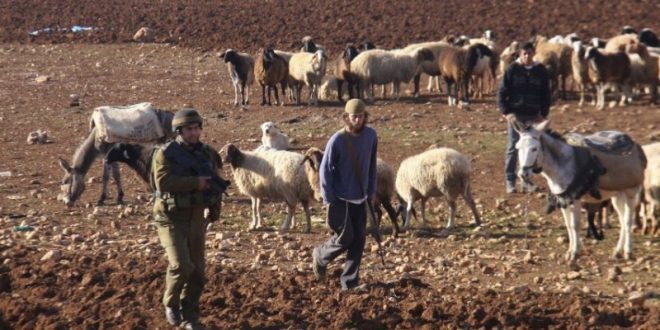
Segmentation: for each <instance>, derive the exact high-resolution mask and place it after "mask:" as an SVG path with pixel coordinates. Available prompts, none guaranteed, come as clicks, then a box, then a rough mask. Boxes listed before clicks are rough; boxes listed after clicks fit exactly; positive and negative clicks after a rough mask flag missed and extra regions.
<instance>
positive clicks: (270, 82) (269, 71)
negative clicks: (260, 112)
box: [254, 48, 289, 105]
mask: <svg viewBox="0 0 660 330" xmlns="http://www.w3.org/2000/svg"><path fill="white" fill-rule="evenodd" d="M254 75H255V78H256V80H257V82H258V83H259V85H261V105H265V104H266V103H267V104H268V105H271V102H270V93H271V91H273V90H274V91H275V102H276V105H283V104H284V102H282V103H280V96H279V93H278V92H277V84H279V85H280V86H281V87H282V89H284V86H285V85H286V80H287V78H288V76H289V64H288V63H287V61H286V60H285V59H284V58H283V57H281V56H279V55H277V54H276V53H275V51H273V49H272V48H267V49H265V50H260V51H259V55H257V60H256V63H255V65H254ZM266 94H268V101H266ZM282 96H283V97H284V95H282Z"/></svg>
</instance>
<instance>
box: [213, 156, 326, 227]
mask: <svg viewBox="0 0 660 330" xmlns="http://www.w3.org/2000/svg"><path fill="white" fill-rule="evenodd" d="M221 153H224V154H225V159H224V162H225V163H228V164H230V165H231V169H232V174H233V177H234V183H235V184H236V186H237V187H238V189H239V191H240V192H241V193H242V194H244V195H247V196H250V199H251V201H252V224H251V225H250V229H253V230H254V229H258V228H260V227H261V200H262V198H270V199H272V200H274V201H281V200H283V201H284V202H285V203H286V205H287V215H286V218H285V220H284V222H283V223H282V225H281V226H280V230H281V231H286V230H289V229H291V228H292V227H294V226H295V219H294V217H293V216H294V212H295V207H296V205H297V204H298V203H302V205H303V208H304V210H305V216H306V219H307V226H306V228H305V232H307V233H309V232H311V230H312V222H311V212H310V209H309V202H310V201H311V199H312V198H313V191H312V188H311V187H310V185H309V181H307V175H306V174H305V169H304V167H303V166H301V163H302V161H303V158H304V156H303V155H301V154H298V153H295V152H290V151H283V150H275V151H273V150H266V151H259V152H251V151H241V150H239V149H238V147H236V146H234V145H233V144H228V145H226V146H225V147H223V148H222V151H221Z"/></svg>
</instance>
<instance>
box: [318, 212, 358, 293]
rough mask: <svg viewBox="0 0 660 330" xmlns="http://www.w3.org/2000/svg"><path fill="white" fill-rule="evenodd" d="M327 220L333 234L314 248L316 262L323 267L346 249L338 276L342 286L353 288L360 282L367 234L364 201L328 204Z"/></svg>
mask: <svg viewBox="0 0 660 330" xmlns="http://www.w3.org/2000/svg"><path fill="white" fill-rule="evenodd" d="M327 221H328V226H329V227H330V229H332V231H333V232H334V234H333V235H332V237H330V239H328V240H327V241H325V243H323V244H321V245H320V246H318V247H317V248H315V249H314V252H313V253H314V254H315V255H316V260H318V263H319V265H320V266H323V267H326V266H327V265H328V263H330V262H331V261H332V260H334V259H335V258H336V257H338V256H339V255H340V254H342V253H344V251H347V253H346V262H345V263H344V268H343V272H342V274H341V278H340V281H341V287H342V289H344V290H346V289H351V288H354V287H356V286H358V285H359V282H360V262H361V261H362V254H363V253H364V243H365V241H366V236H367V211H366V204H365V203H362V204H359V205H357V204H352V203H348V202H346V201H342V200H339V201H337V202H336V203H333V204H330V206H328V218H327Z"/></svg>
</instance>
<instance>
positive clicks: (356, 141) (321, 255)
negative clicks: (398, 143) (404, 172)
mask: <svg viewBox="0 0 660 330" xmlns="http://www.w3.org/2000/svg"><path fill="white" fill-rule="evenodd" d="M368 118H369V114H368V113H367V111H366V106H365V105H364V102H362V100H360V99H351V100H349V101H348V102H346V107H345V108H344V114H343V120H344V125H345V126H344V128H343V129H342V130H340V131H338V132H337V133H335V134H334V135H332V137H330V140H329V141H328V144H327V145H326V147H325V153H324V154H323V160H322V161H321V168H320V170H319V172H320V173H319V174H320V179H321V194H322V196H323V203H324V204H326V205H328V216H327V223H328V226H329V227H330V229H332V231H333V232H334V234H333V235H332V237H330V239H328V240H327V241H326V242H325V243H323V244H321V245H320V246H318V247H316V248H314V251H313V252H312V269H313V271H314V274H315V275H316V278H317V279H318V280H323V279H324V278H325V273H326V268H327V266H328V263H330V262H331V261H332V260H334V259H335V258H336V257H337V256H339V255H340V254H342V253H344V252H346V262H345V263H344V269H343V272H342V274H341V278H340V281H341V288H342V290H349V289H354V288H357V287H358V286H360V262H361V261H362V254H363V252H364V243H365V240H366V235H367V229H366V227H367V205H366V204H365V203H367V202H373V200H374V198H375V195H376V151H377V146H378V137H377V136H376V131H375V130H374V129H372V128H370V127H367V126H366V125H367V120H368ZM361 287H363V286H361Z"/></svg>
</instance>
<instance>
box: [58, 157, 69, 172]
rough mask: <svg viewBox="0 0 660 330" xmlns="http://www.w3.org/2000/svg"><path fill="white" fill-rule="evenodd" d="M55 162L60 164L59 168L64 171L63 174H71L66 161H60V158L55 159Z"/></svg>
mask: <svg viewBox="0 0 660 330" xmlns="http://www.w3.org/2000/svg"><path fill="white" fill-rule="evenodd" d="M57 161H58V162H59V163H60V167H61V168H62V169H63V170H64V172H66V173H71V166H69V163H67V161H66V160H64V159H62V158H61V157H57Z"/></svg>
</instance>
